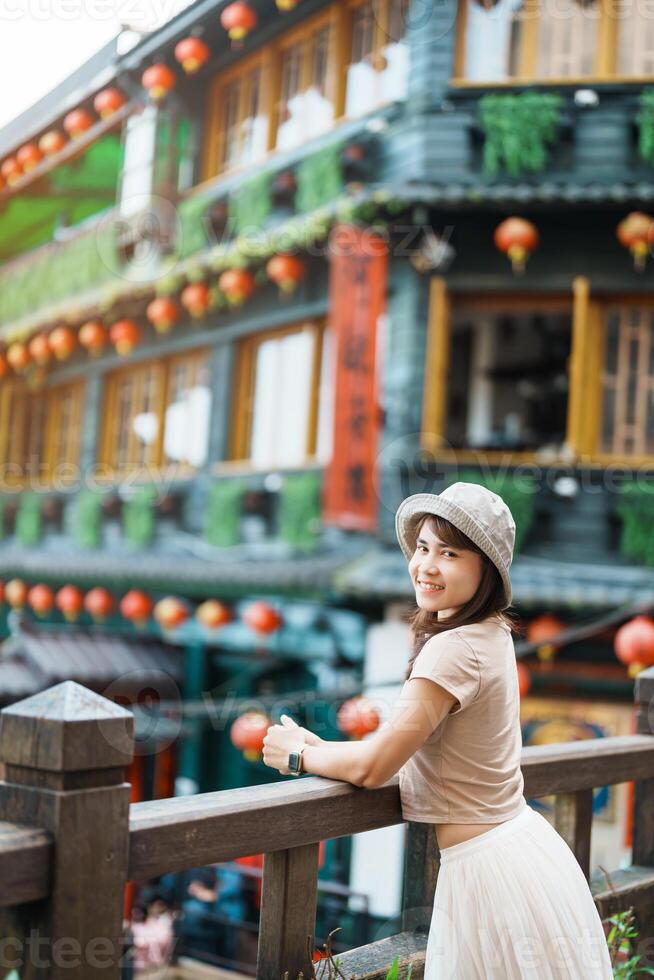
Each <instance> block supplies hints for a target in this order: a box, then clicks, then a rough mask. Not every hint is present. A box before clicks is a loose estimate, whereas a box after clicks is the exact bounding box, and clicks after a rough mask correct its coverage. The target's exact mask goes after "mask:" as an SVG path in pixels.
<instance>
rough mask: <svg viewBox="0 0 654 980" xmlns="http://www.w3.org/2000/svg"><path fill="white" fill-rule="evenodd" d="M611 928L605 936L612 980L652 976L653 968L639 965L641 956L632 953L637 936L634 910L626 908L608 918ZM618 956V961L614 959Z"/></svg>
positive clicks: (628, 979) (653, 973) (629, 979)
mask: <svg viewBox="0 0 654 980" xmlns="http://www.w3.org/2000/svg"><path fill="white" fill-rule="evenodd" d="M609 923H610V924H611V928H610V930H609V934H608V936H607V937H606V941H607V944H608V947H609V953H610V956H611V966H612V968H613V977H614V980H618V978H619V980H631V978H632V977H641V976H650V977H652V976H654V970H653V969H652V968H651V967H649V966H639V965H638V964H639V963H640V961H641V960H642V956H638V955H632V953H633V948H634V946H635V944H636V940H637V938H638V930H637V929H636V928H635V926H634V910H633V909H632V908H631V909H626V910H625V911H624V912H618V913H617V915H613V916H611V918H610V919H609ZM618 956H619V957H620V962H617V963H616V959H617V958H618Z"/></svg>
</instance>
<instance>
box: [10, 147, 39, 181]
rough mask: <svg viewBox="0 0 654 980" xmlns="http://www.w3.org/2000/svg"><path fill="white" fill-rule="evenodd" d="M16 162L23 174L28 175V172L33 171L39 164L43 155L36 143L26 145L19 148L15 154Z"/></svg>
mask: <svg viewBox="0 0 654 980" xmlns="http://www.w3.org/2000/svg"><path fill="white" fill-rule="evenodd" d="M16 160H17V161H18V164H19V166H20V167H21V169H22V171H23V173H26V174H28V173H29V172H30V170H34V168H35V167H37V166H38V165H39V164H40V163H41V161H42V160H43V154H42V153H41V151H40V150H39V148H38V146H37V145H36V143H26V144H25V146H21V148H20V150H19V151H18V153H17V154H16Z"/></svg>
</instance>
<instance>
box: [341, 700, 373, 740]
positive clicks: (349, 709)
mask: <svg viewBox="0 0 654 980" xmlns="http://www.w3.org/2000/svg"><path fill="white" fill-rule="evenodd" d="M379 722H380V717H379V712H378V711H377V710H376V709H375V708H374V707H373V705H372V703H371V702H370V701H369V700H368V698H366V697H364V696H363V695H362V694H360V695H357V697H354V698H349V699H348V700H347V701H345V702H344V703H343V704H342V705H341V707H340V708H339V710H338V714H337V715H336V724H337V726H338V730H339V731H340V732H342V733H343V735H347V736H348V738H352V739H360V738H363V736H364V735H368V733H369V732H375V731H377V729H378V728H379Z"/></svg>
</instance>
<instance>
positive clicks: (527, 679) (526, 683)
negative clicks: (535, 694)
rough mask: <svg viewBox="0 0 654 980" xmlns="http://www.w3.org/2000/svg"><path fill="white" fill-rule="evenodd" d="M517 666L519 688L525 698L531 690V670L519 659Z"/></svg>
mask: <svg viewBox="0 0 654 980" xmlns="http://www.w3.org/2000/svg"><path fill="white" fill-rule="evenodd" d="M516 667H517V669H518V690H519V691H520V697H521V698H524V697H526V696H527V694H529V691H530V690H531V672H530V670H529V668H528V667H526V666H525V665H524V664H521V663H520V661H519V660H518V661H517V663H516Z"/></svg>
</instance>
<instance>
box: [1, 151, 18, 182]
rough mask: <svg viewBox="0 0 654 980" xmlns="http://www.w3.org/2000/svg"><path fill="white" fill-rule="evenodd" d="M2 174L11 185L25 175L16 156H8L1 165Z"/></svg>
mask: <svg viewBox="0 0 654 980" xmlns="http://www.w3.org/2000/svg"><path fill="white" fill-rule="evenodd" d="M0 175H2V179H3V180H4V181H5V182H6V183H7V185H8V186H9V187H13V186H14V184H17V183H18V181H19V180H20V179H21V177H22V176H23V171H22V170H21V168H20V164H19V162H18V160H17V159H16V157H7V159H6V160H5V161H4V163H3V164H2V166H1V167H0Z"/></svg>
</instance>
